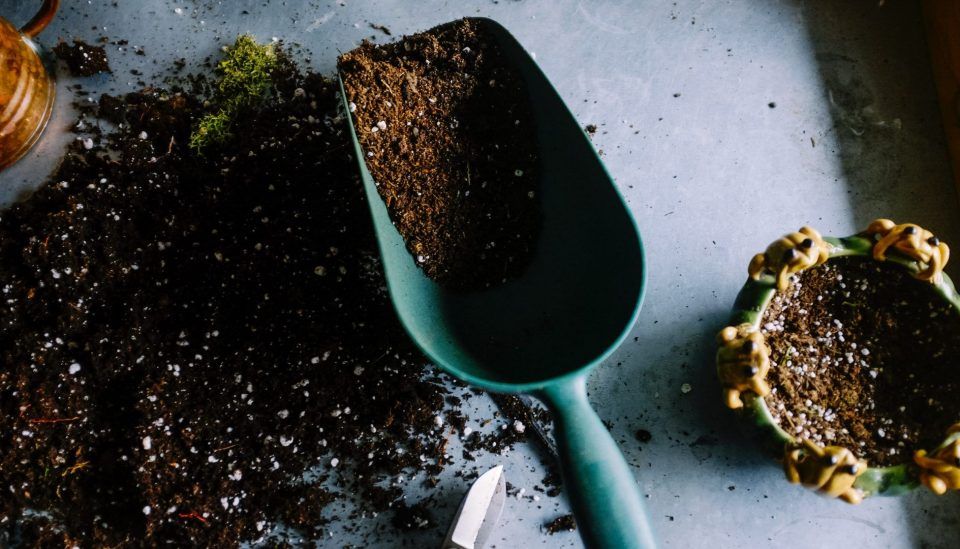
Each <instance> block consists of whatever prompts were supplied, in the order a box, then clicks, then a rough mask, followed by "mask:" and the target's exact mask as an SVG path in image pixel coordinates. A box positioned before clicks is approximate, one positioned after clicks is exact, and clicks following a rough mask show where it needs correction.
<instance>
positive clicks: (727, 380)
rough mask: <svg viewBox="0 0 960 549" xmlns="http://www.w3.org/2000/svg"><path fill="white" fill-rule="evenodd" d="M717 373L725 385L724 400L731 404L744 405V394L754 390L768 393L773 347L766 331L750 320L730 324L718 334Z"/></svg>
mask: <svg viewBox="0 0 960 549" xmlns="http://www.w3.org/2000/svg"><path fill="white" fill-rule="evenodd" d="M717 341H718V342H719V343H720V344H721V347H720V349H719V350H718V351H717V375H718V376H719V377H720V383H721V384H722V385H723V401H724V402H725V403H726V405H727V407H728V408H732V409H737V408H742V407H743V400H742V399H741V398H740V394H741V393H743V392H744V391H753V392H754V393H756V394H758V395H759V396H761V397H763V396H767V394H768V393H769V392H770V387H769V386H768V385H767V382H766V381H764V378H765V377H767V372H769V371H770V350H769V349H767V345H766V344H765V343H764V342H763V334H761V333H760V332H759V331H758V330H755V329H754V328H753V326H751V325H750V324H741V325H739V326H727V327H726V328H724V329H723V330H720V333H719V334H717Z"/></svg>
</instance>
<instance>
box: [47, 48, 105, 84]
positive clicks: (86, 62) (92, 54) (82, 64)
mask: <svg viewBox="0 0 960 549" xmlns="http://www.w3.org/2000/svg"><path fill="white" fill-rule="evenodd" d="M53 53H55V54H56V55H57V57H59V58H60V59H62V60H63V61H64V62H65V63H66V64H67V68H69V69H70V74H72V75H73V76H93V75H95V74H99V73H101V72H111V71H110V64H109V63H108V62H107V52H106V50H104V49H103V46H91V45H90V44H87V43H86V42H84V41H82V40H74V41H73V45H72V46H71V45H69V44H67V43H66V42H60V43H59V44H57V45H56V47H54V48H53Z"/></svg>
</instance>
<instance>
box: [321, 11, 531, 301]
mask: <svg viewBox="0 0 960 549" xmlns="http://www.w3.org/2000/svg"><path fill="white" fill-rule="evenodd" d="M339 67H340V70H341V74H342V75H343V79H344V84H345V86H346V90H347V95H348V97H349V99H350V102H351V103H350V110H351V112H352V113H353V116H354V117H355V127H356V131H357V136H358V138H359V139H360V142H361V144H362V145H363V149H364V151H366V158H365V159H364V160H365V161H366V164H367V167H368V168H369V169H370V173H371V175H372V176H373V178H374V180H375V181H376V182H377V184H378V190H379V192H380V196H381V197H382V198H383V200H384V202H385V203H386V205H387V208H388V210H389V212H390V215H391V219H392V220H393V222H394V224H395V225H396V227H397V229H398V230H399V232H400V234H401V235H402V236H403V238H404V241H405V242H406V245H407V249H408V250H409V251H410V253H411V255H412V256H413V257H414V258H415V260H416V262H417V265H419V266H420V268H422V269H423V270H424V272H425V273H426V274H427V276H429V277H430V278H433V279H434V280H436V281H437V282H439V283H440V284H443V285H444V286H446V287H449V288H452V289H461V290H474V289H480V288H486V287H490V286H494V285H497V284H501V283H503V282H505V281H506V280H508V279H510V278H514V277H516V276H518V275H519V274H520V273H521V272H522V271H523V269H524V268H525V267H526V265H527V264H528V262H529V259H530V256H531V254H532V253H533V248H534V243H535V240H536V237H537V234H538V232H539V227H540V211H539V202H540V200H539V196H538V195H539V192H538V191H539V189H538V187H537V181H538V177H537V172H538V154H537V150H536V133H535V128H534V125H533V119H532V114H531V110H530V109H531V107H530V104H529V98H528V95H527V91H526V88H525V86H524V84H523V81H522V80H521V79H520V77H519V75H518V74H517V72H516V71H515V70H514V69H512V68H511V67H510V66H509V64H508V63H507V61H506V59H505V57H504V54H503V52H502V51H501V50H500V48H499V46H498V45H497V44H496V42H495V41H494V40H493V39H492V38H491V35H490V34H489V31H488V30H487V29H486V28H485V27H484V25H483V24H481V23H479V22H475V21H471V20H466V19H465V20H461V21H456V22H454V23H450V24H446V25H443V26H440V27H436V28H434V29H432V30H430V31H427V32H424V33H420V34H415V35H413V36H409V37H406V38H404V39H403V40H401V41H400V42H397V43H393V44H388V45H385V46H379V45H375V44H371V43H364V44H363V45H362V46H361V47H359V48H357V49H356V50H353V51H351V52H348V53H346V54H344V55H343V56H341V58H340V61H339Z"/></svg>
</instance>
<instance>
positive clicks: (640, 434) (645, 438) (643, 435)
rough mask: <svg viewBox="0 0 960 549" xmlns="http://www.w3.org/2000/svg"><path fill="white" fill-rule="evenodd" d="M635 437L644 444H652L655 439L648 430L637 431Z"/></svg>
mask: <svg viewBox="0 0 960 549" xmlns="http://www.w3.org/2000/svg"><path fill="white" fill-rule="evenodd" d="M634 436H636V437H637V440H639V441H640V442H643V443H647V442H650V441H651V440H652V439H653V435H652V434H650V431H648V430H646V429H637V432H636V433H634Z"/></svg>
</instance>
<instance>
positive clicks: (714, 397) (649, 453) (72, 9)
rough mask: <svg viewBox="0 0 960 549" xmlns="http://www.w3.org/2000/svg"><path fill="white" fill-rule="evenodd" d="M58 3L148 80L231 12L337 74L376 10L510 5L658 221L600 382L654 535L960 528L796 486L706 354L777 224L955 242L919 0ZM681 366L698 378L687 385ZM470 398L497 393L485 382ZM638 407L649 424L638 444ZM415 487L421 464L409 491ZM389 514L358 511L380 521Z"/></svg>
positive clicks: (690, 541)
mask: <svg viewBox="0 0 960 549" xmlns="http://www.w3.org/2000/svg"><path fill="white" fill-rule="evenodd" d="M114 3H116V4H117V5H116V6H112V4H114ZM32 4H34V3H30V2H23V1H22V0H0V13H2V14H4V15H7V16H9V17H10V18H11V19H13V20H15V21H25V20H26V19H27V17H28V16H29V14H30V12H31V10H32ZM65 4H66V6H65V7H64V9H63V13H62V14H61V16H60V17H59V18H58V20H57V22H56V23H55V24H54V26H53V28H51V29H50V30H49V31H48V32H47V33H45V34H44V35H43V40H44V41H45V42H47V43H52V42H53V41H55V40H56V39H57V38H58V37H62V38H72V37H82V38H85V39H87V40H92V39H95V38H96V37H98V36H100V35H101V34H106V35H107V36H110V37H112V38H127V39H129V40H130V41H131V44H132V45H143V46H145V47H146V50H147V53H148V55H147V57H146V58H140V57H135V56H133V55H131V54H129V53H126V54H124V53H119V52H113V53H112V54H111V55H112V57H111V61H112V63H113V64H114V66H115V67H116V69H117V70H116V72H115V74H114V76H112V77H102V78H95V79H87V80H85V81H84V85H85V86H86V87H87V88H88V89H97V90H129V89H133V88H135V84H134V83H133V81H134V80H135V78H133V77H131V76H130V75H129V72H128V70H129V69H130V68H133V67H135V66H136V67H139V68H141V70H143V71H144V72H145V73H146V75H147V76H148V77H150V76H153V75H157V74H161V73H162V72H163V70H164V69H165V67H168V66H169V63H170V61H172V60H173V59H175V58H179V57H186V58H187V59H188V60H194V61H198V60H200V59H202V58H204V57H206V56H208V55H212V54H215V53H216V51H217V48H218V47H219V45H221V44H222V43H223V42H224V41H226V40H228V39H230V38H231V37H233V36H234V35H236V34H237V33H238V32H246V31H250V32H253V33H254V34H256V35H257V36H259V37H260V38H261V39H269V38H271V37H274V36H275V37H280V38H284V39H286V40H288V41H292V42H298V43H300V44H302V45H303V46H304V47H305V48H307V49H309V50H310V51H312V53H313V55H312V64H313V65H314V66H315V67H317V68H318V69H320V70H323V71H331V70H332V68H333V66H334V59H335V57H336V55H337V53H338V52H339V51H346V50H348V49H350V48H352V47H353V46H355V45H356V44H357V43H358V41H359V40H360V39H361V38H363V37H365V36H369V35H371V34H373V33H374V31H372V30H371V29H369V27H368V26H367V23H368V22H375V23H381V24H385V25H387V26H389V27H390V28H391V29H392V30H393V31H394V32H395V33H408V32H412V31H416V30H420V29H425V28H428V27H430V26H432V25H434V24H437V23H441V22H444V21H447V20H450V19H453V18H456V17H459V16H464V15H485V16H490V17H493V18H495V19H498V20H499V21H501V22H502V23H504V24H505V25H506V26H507V27H508V28H509V29H511V30H512V31H513V32H514V33H515V34H516V35H517V37H518V38H519V39H520V40H521V42H523V43H524V44H525V45H526V46H527V47H528V49H529V50H531V51H532V52H535V53H536V57H537V60H538V61H539V62H540V64H541V66H542V67H543V69H544V70H545V71H546V73H547V75H548V76H549V77H550V78H551V79H552V81H553V82H554V84H556V86H557V88H558V89H559V91H560V93H561V94H562V95H563V96H564V97H565V98H566V99H567V101H568V103H569V104H570V106H571V107H572V108H573V110H574V112H575V113H576V114H577V116H578V117H579V118H580V120H582V121H583V123H584V124H587V123H593V124H597V125H598V126H599V131H598V133H597V135H596V137H595V142H596V145H597V147H598V148H600V149H602V150H603V152H604V158H605V160H606V163H607V165H608V167H609V169H610V171H611V173H612V174H613V175H614V176H615V177H616V178H617V180H618V183H619V185H620V188H621V190H622V192H623V193H624V194H625V195H626V197H627V199H628V201H629V203H630V206H631V208H632V210H633V212H634V214H635V215H636V217H637V219H638V221H639V224H640V227H641V230H642V232H643V235H644V239H645V242H646V245H647V249H648V254H649V260H650V273H649V274H650V277H649V280H650V287H649V291H648V293H647V300H646V304H645V306H644V310H643V312H642V314H641V316H640V320H639V322H638V324H637V326H636V327H635V329H634V333H633V334H632V335H633V337H631V338H630V339H629V340H628V342H627V343H626V344H624V345H623V347H622V348H621V349H620V350H619V351H618V352H617V353H616V354H615V355H614V356H613V357H612V358H611V359H610V360H609V362H608V363H607V364H606V365H605V366H604V367H601V368H600V369H599V370H598V371H597V372H596V373H595V374H594V376H593V378H592V379H591V384H590V388H591V396H592V399H593V401H594V403H595V404H596V406H597V408H598V410H599V411H600V414H601V416H603V417H604V418H605V419H606V420H608V421H610V422H611V423H612V425H613V434H614V436H615V437H616V438H617V439H618V440H620V441H621V442H622V445H623V448H624V451H625V453H626V454H627V456H628V459H629V461H630V462H631V463H632V464H633V465H634V467H635V471H636V474H637V478H638V480H639V482H640V484H641V487H642V490H643V491H644V493H646V494H647V495H648V500H647V501H648V506H649V512H650V516H651V519H652V521H653V524H654V526H655V529H656V531H657V532H658V534H659V537H660V539H661V540H662V545H663V546H667V547H717V546H720V547H734V546H736V547H783V546H789V547H810V548H819V547H831V546H851V547H909V546H918V547H954V546H956V542H955V541H951V540H956V537H957V534H958V530H960V528H958V524H957V517H960V506H958V503H957V499H956V498H954V497H945V498H936V497H933V496H931V495H930V494H928V493H925V492H916V493H913V494H911V495H909V496H907V497H902V498H897V499H889V498H875V499H871V500H868V501H866V502H864V503H863V504H862V505H860V506H858V507H850V506H846V505H844V504H841V503H838V502H835V501H827V500H824V499H821V498H818V497H816V496H814V495H812V494H810V493H808V492H806V491H804V490H801V489H799V488H796V487H793V486H789V485H787V484H785V482H784V480H783V478H782V473H781V472H780V471H779V470H778V469H777V468H776V466H775V465H774V464H773V463H771V462H770V461H768V460H767V459H766V458H764V457H763V456H761V455H760V454H759V453H758V451H757V450H756V449H755V448H753V447H751V446H749V445H748V444H746V443H745V441H744V439H743V437H742V436H741V435H740V434H739V432H738V430H737V429H736V427H735V426H734V423H733V421H732V419H731V416H730V415H729V414H728V413H726V411H725V410H723V409H722V408H721V405H720V399H719V387H718V385H717V382H716V381H715V380H714V376H713V373H712V364H711V363H712V359H711V354H712V348H713V343H712V338H713V334H714V333H715V331H716V330H717V329H718V327H720V326H721V325H722V324H723V322H724V319H725V317H726V313H727V311H728V309H729V306H730V304H731V302H732V300H733V297H734V295H735V294H736V292H737V290H738V289H739V286H740V285H741V284H742V282H743V280H744V278H745V267H746V262H747V261H748V259H749V257H750V256H751V255H752V254H753V253H755V252H756V251H758V250H760V249H761V248H762V247H763V246H765V245H766V244H767V243H768V242H769V241H770V240H771V239H773V238H775V237H777V236H778V235H780V234H781V233H783V232H785V231H788V230H794V229H796V228H798V227H799V226H801V225H803V224H806V223H809V224H812V225H814V226H815V227H818V228H819V229H821V230H822V231H823V232H824V233H826V234H835V235H842V234H848V233H851V232H854V231H855V230H857V229H858V228H860V227H863V226H864V225H865V223H866V222H868V221H869V220H870V219H872V218H874V217H877V216H888V217H892V218H894V219H901V220H907V219H909V220H914V221H917V222H919V223H921V224H925V225H928V226H930V228H932V229H934V230H935V231H936V232H938V233H939V234H940V235H941V236H942V237H943V238H944V239H945V240H947V241H948V242H960V216H957V196H956V193H955V191H954V188H953V186H952V184H951V179H950V177H951V174H950V171H949V167H948V163H947V156H946V150H945V145H944V141H943V138H942V135H941V130H940V128H939V118H938V112H937V107H936V103H935V97H934V92H933V88H932V82H931V77H930V70H929V66H928V62H927V58H926V52H925V44H924V41H923V36H922V33H921V24H920V20H919V13H918V10H917V8H916V7H915V5H914V3H912V2H887V3H886V5H885V6H883V7H879V6H878V5H877V2H876V1H875V0H871V1H859V2H830V1H827V0H820V1H813V2H799V1H792V0H779V1H773V0H729V1H724V2H712V1H697V0H678V1H676V2H631V1H627V0H620V1H615V0H596V1H593V2H586V1H576V0H554V1H549V0H544V1H534V0H523V1H517V0H499V2H493V1H491V0H469V1H468V0H460V1H456V2H451V1H443V0H420V1H418V2H416V3H413V2H404V1H402V0H382V1H378V2H372V1H369V2H365V1H360V0H346V1H345V2H339V3H338V2H328V1H312V2H295V1H288V2H247V1H239V0H234V1H229V2H212V1H201V0H195V1H182V0H181V1H177V0H142V1H139V2H131V1H121V2H111V1H106V0H91V1H90V2H67V3H65ZM342 4H346V5H342ZM177 8H180V10H181V12H182V13H180V14H178V13H176V11H175V10H176V9H177ZM243 10H247V11H248V12H249V14H247V15H244V14H242V11H243ZM355 24H358V26H359V28H358V27H357V26H355ZM94 26H96V27H97V28H96V29H93V28H91V27H94ZM60 76H61V81H60V90H61V93H62V96H61V104H64V105H65V104H66V103H67V102H68V99H69V92H68V91H67V90H66V88H65V86H66V85H68V84H71V83H73V80H72V79H70V78H68V77H66V76H64V75H62V74H61V75H60ZM769 103H775V108H771V107H769V106H768V104H769ZM69 120H70V118H69V113H68V111H67V110H66V109H64V110H63V111H62V113H61V114H60V115H59V116H58V117H57V118H56V119H55V120H54V124H53V131H52V132H49V133H48V135H47V137H46V138H45V140H44V142H43V144H42V146H41V147H40V148H39V149H38V150H37V151H36V152H35V153H34V154H33V155H32V156H31V157H30V158H28V159H27V160H26V161H24V162H22V163H21V164H20V165H18V166H17V167H16V168H15V169H14V170H12V171H10V172H7V173H4V174H3V175H0V180H2V185H0V189H2V190H0V200H2V201H6V202H9V201H10V200H12V198H13V197H14V196H16V195H17V194H18V193H20V192H21V191H22V190H24V189H29V188H32V187H34V186H35V185H36V184H37V183H38V182H39V181H40V180H42V176H43V174H45V173H47V172H48V171H49V170H50V168H51V165H52V162H53V161H54V159H55V158H56V157H57V156H58V154H59V151H60V148H61V146H62V143H63V142H64V141H65V140H67V139H70V136H69V134H67V133H66V132H65V131H64V129H65V128H66V127H67V125H68V124H69ZM949 270H950V271H952V272H954V273H956V272H957V271H956V270H955V269H949ZM683 383H689V384H691V386H692V387H693V390H692V391H691V392H690V393H688V394H681V392H680V386H681V385H682V384H683ZM473 406H475V407H476V409H477V410H479V411H480V412H481V413H487V414H488V413H489V403H487V402H486V401H485V400H483V399H478V400H476V401H475V402H474V403H473ZM638 428H645V429H648V430H649V431H650V432H651V433H652V434H653V439H652V440H651V441H650V442H649V443H646V444H643V445H641V444H639V443H638V442H636V440H635V439H634V437H633V434H632V433H634V432H635V431H636V429H638ZM501 459H502V461H503V462H504V464H505V465H506V467H507V474H508V476H509V479H510V481H511V482H512V483H513V484H515V485H517V486H520V487H527V489H528V492H529V489H530V487H532V486H533V485H534V484H535V483H537V482H538V481H539V480H540V478H541V477H542V474H543V470H542V468H541V467H540V466H539V464H538V460H537V458H536V455H535V453H534V452H532V451H531V450H530V449H529V448H520V449H518V450H516V451H514V452H512V453H510V454H508V455H506V456H505V457H503V458H501ZM492 463H493V460H492V459H486V460H484V461H482V462H480V463H479V464H473V465H476V466H478V467H485V466H489V465H491V464H492ZM452 472H453V471H450V472H449V473H452ZM462 489H463V486H462V485H461V484H460V483H459V482H458V481H457V480H456V479H454V478H453V477H452V476H451V474H447V475H445V476H444V477H443V481H442V483H441V492H440V496H439V497H438V501H437V503H436V505H435V506H434V515H435V518H436V519H437V520H438V521H439V522H440V523H441V524H443V525H444V526H445V522H446V521H447V520H449V518H450V517H451V516H452V513H453V510H454V508H455V505H456V503H457V499H458V498H459V496H460V493H461V490H462ZM422 495H423V493H422V492H420V491H419V490H418V488H417V487H416V486H415V483H411V486H410V488H409V490H408V498H409V499H410V500H413V501H415V500H417V499H419V498H420V497H422ZM566 511H567V505H566V503H565V502H564V501H563V500H562V499H551V498H543V499H542V500H541V501H539V502H534V501H533V500H532V499H529V498H521V499H512V500H511V501H510V502H509V503H508V506H507V509H506V511H505V513H504V518H503V520H502V522H501V525H500V528H499V529H498V531H497V533H496V535H495V537H494V542H495V545H496V546H499V547H521V546H549V547H579V546H580V542H579V540H578V539H577V537H576V536H575V535H571V534H558V535H556V536H552V537H549V536H545V535H544V534H542V533H541V531H540V525H541V524H542V523H543V522H544V521H545V520H548V519H551V518H553V517H554V516H556V515H557V514H559V513H563V512H566ZM384 521H385V518H384V517H378V518H370V519H367V520H365V521H364V522H363V523H361V524H352V525H350V526H357V527H358V528H359V529H360V530H363V531H368V530H370V529H372V528H374V527H375V526H376V525H377V524H382V523H383V522H384ZM343 526H345V525H342V524H335V525H333V527H332V529H331V536H332V538H331V541H330V545H337V546H340V545H343V544H347V543H351V542H358V541H359V538H357V537H356V536H355V535H354V534H350V533H347V532H346V531H344V529H343ZM440 536H441V532H440V531H439V530H432V531H428V532H423V533H420V534H418V535H414V536H410V537H406V538H404V539H399V538H397V539H391V538H388V537H383V538H382V539H381V543H378V544H377V545H378V546H380V545H382V546H397V545H409V546H433V545H435V544H437V543H439V540H440Z"/></svg>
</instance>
